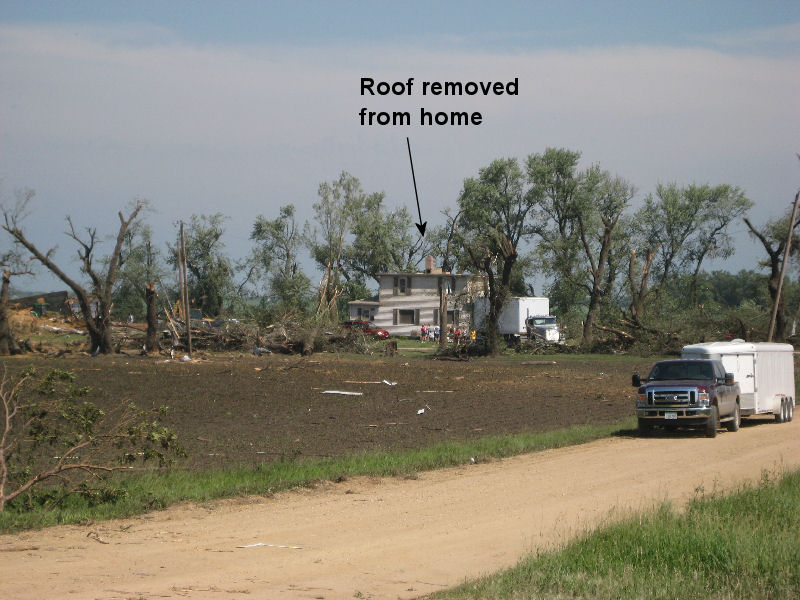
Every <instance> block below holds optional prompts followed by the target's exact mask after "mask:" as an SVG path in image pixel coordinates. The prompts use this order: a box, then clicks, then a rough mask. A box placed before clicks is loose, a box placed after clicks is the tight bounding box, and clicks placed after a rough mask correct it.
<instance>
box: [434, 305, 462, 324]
mask: <svg viewBox="0 0 800 600" xmlns="http://www.w3.org/2000/svg"><path fill="white" fill-rule="evenodd" d="M460 316H461V315H460V314H459V311H457V310H448V311H447V322H446V323H445V325H453V324H457V323H458V322H459V318H460ZM433 323H434V324H435V325H438V324H439V309H438V308H434V309H433Z"/></svg>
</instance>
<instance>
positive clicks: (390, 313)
mask: <svg viewBox="0 0 800 600" xmlns="http://www.w3.org/2000/svg"><path fill="white" fill-rule="evenodd" d="M442 277H444V278H447V279H449V280H450V281H451V285H452V282H454V283H455V286H454V290H453V293H451V294H449V295H448V298H447V300H448V302H447V308H448V311H451V310H454V311H456V314H457V317H458V323H457V324H458V326H460V327H469V323H470V316H471V313H470V309H471V303H472V298H473V297H474V296H475V295H482V286H481V283H482V279H481V278H480V277H476V276H474V275H467V274H459V275H451V274H447V273H445V274H442V273H383V274H381V275H380V286H379V290H378V307H377V310H376V311H375V312H374V318H373V323H374V325H375V327H381V328H383V329H386V330H387V331H388V332H389V333H390V334H391V335H394V336H410V335H417V334H418V333H419V329H420V326H421V325H422V324H426V325H434V324H435V319H436V315H437V314H438V311H439V279H440V278H442ZM396 280H397V283H398V286H397V287H395V282H396ZM409 282H410V285H409ZM359 307H364V302H363V301H355V302H352V303H351V304H350V314H351V315H353V314H354V313H355V312H357V310H358V308H359ZM400 311H403V312H400ZM406 320H408V321H411V322H403V321H406Z"/></svg>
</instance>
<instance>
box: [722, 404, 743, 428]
mask: <svg viewBox="0 0 800 600" xmlns="http://www.w3.org/2000/svg"><path fill="white" fill-rule="evenodd" d="M741 422H742V414H741V412H740V411H739V403H738V402H737V403H736V407H735V408H734V409H733V418H732V419H731V420H730V421H728V422H727V423H725V429H727V430H728V431H739V425H740V424H741Z"/></svg>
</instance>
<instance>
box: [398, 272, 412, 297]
mask: <svg viewBox="0 0 800 600" xmlns="http://www.w3.org/2000/svg"><path fill="white" fill-rule="evenodd" d="M410 293H411V277H400V276H395V278H394V295H395V296H397V295H399V294H402V295H407V294H410Z"/></svg>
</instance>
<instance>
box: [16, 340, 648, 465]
mask: <svg viewBox="0 0 800 600" xmlns="http://www.w3.org/2000/svg"><path fill="white" fill-rule="evenodd" d="M556 360H557V364H555V365H553V364H542V363H544V362H547V361H542V360H540V359H537V357H532V358H531V359H530V360H520V361H518V362H513V363H512V362H509V361H507V360H506V361H498V360H484V359H481V360H472V361H469V362H447V361H436V360H424V359H420V358H418V357H412V358H409V357H403V356H400V357H393V358H390V359H369V360H367V359H350V360H346V359H338V358H337V357H336V356H334V355H328V354H321V355H317V356H313V357H311V358H300V357H280V356H268V357H261V358H256V357H254V356H252V355H250V356H240V357H226V358H212V359H209V360H199V361H197V362H193V363H181V362H180V361H170V362H164V359H163V358H162V359H153V358H141V357H126V356H120V355H114V356H108V357H103V356H101V357H97V358H88V357H83V358H80V357H72V358H70V357H66V358H62V359H51V360H44V359H39V360H35V361H33V362H34V364H35V365H37V366H38V367H41V368H51V367H59V368H63V369H68V370H72V371H74V372H75V373H76V375H77V379H78V383H80V384H81V385H87V386H89V387H90V388H91V389H92V393H91V399H92V400H93V401H95V402H97V403H98V405H100V406H103V405H105V404H106V403H109V402H116V401H120V400H126V401H130V400H132V401H134V402H135V403H136V404H137V405H138V406H140V407H141V408H149V407H151V406H159V405H161V404H166V405H168V406H169V407H170V409H171V414H170V416H169V417H168V419H167V423H168V425H169V426H170V427H173V428H174V429H175V430H176V431H177V433H178V435H179V439H180V440H181V443H182V444H183V445H184V446H185V447H186V449H187V450H188V452H189V458H188V459H186V460H185V461H182V462H181V463H180V464H179V466H181V467H185V468H191V469H198V468H209V467H228V466H233V465H252V464H257V463H261V462H271V461H275V460H280V459H284V458H295V457H318V456H335V455H341V454H343V453H353V452H365V451H374V450H379V449H380V450H390V449H396V448H419V447H422V446H426V445H430V444H433V443H436V442H440V441H447V440H465V439H470V438H475V437H479V436H485V435H493V434H501V433H513V432H520V431H546V430H550V429H557V428H561V427H565V426H568V425H571V424H581V423H611V422H617V421H619V420H621V419H623V418H625V417H627V416H629V415H632V414H633V399H634V391H635V390H634V389H633V388H632V387H631V386H630V376H631V373H632V369H634V368H637V367H638V368H641V369H642V370H643V371H645V372H646V371H647V370H648V369H649V366H650V365H651V361H647V360H641V359H632V360H620V359H618V358H614V357H611V358H591V359H583V360H581V359H576V358H575V357H563V358H558V359H556ZM7 362H8V363H9V364H14V365H15V366H17V365H23V364H25V365H27V364H29V363H30V362H31V359H30V358H15V359H14V360H13V361H7ZM384 380H385V381H387V382H389V383H391V384H396V385H387V384H386V383H383V381H384ZM325 391H346V392H358V393H361V394H363V395H361V396H346V395H338V394H325V393H323V392H325ZM423 409H424V411H425V412H424V413H422V414H418V412H419V411H420V410H423Z"/></svg>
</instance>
